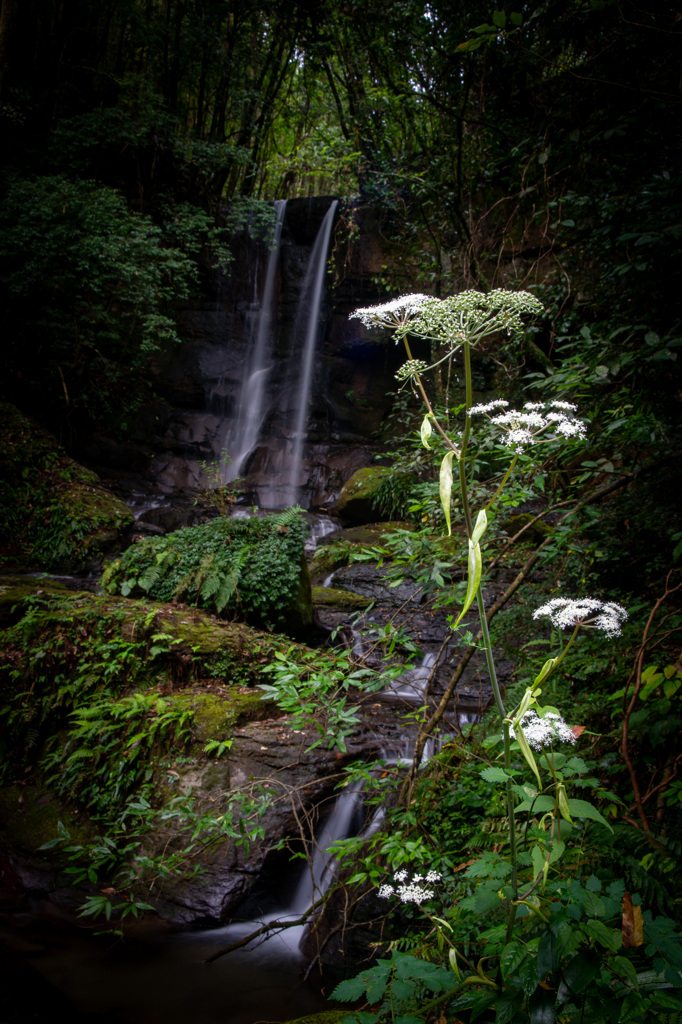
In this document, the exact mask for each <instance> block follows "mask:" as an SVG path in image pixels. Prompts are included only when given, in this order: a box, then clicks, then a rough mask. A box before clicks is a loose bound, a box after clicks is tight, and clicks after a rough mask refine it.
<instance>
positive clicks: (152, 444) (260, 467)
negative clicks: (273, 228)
mask: <svg viewBox="0 0 682 1024" xmlns="http://www.w3.org/2000/svg"><path fill="white" fill-rule="evenodd" d="M330 202H331V198H330V197H324V196H323V197H315V198H312V199H296V200H290V201H289V202H288V204H287V207H286V214H285V219H284V223H283V227H282V235H281V248H280V255H279V261H278V265H277V270H276V275H275V282H274V289H275V303H274V307H273V311H274V312H273V318H272V322H271V331H272V358H271V360H270V361H269V365H268V367H267V381H266V408H265V411H264V421H263V425H262V429H261V432H260V439H259V441H258V443H257V444H256V445H255V447H254V448H253V449H252V451H251V453H250V455H248V457H247V458H246V459H245V462H244V463H243V464H242V466H241V469H240V477H241V478H242V479H243V483H242V484H241V486H242V488H243V490H244V492H245V494H246V496H247V498H248V500H249V501H257V502H259V503H260V504H262V505H264V506H266V507H272V508H274V507H278V506H281V504H282V502H283V500H284V498H285V496H286V488H287V482H288V480H289V476H288V474H289V472H290V469H291V464H292V448H293V442H294V436H293V435H294V417H293V416H292V403H294V402H295V394H296V387H297V384H298V379H299V376H300V369H301V368H300V360H299V362H298V363H297V362H296V360H295V359H294V360H293V362H292V360H291V359H290V353H291V351H292V345H293V344H294V341H293V339H294V336H295V333H296V329H297V328H296V318H297V310H298V304H299V298H300V296H301V293H302V289H303V284H304V279H305V275H306V270H307V267H308V263H309V260H310V254H311V249H312V246H313V244H314V242H315V238H316V236H317V232H318V229H319V228H320V225H321V223H322V220H323V218H324V216H325V214H326V212H327V210H328V208H329V204H330ZM339 216H345V214H343V213H342V214H337V225H338V217H339ZM354 216H355V217H356V219H357V222H358V224H359V226H360V235H359V237H358V238H357V241H356V242H354V245H353V248H352V250H349V251H346V250H345V248H344V241H343V232H342V231H340V232H339V237H338V244H337V241H336V240H335V238H334V236H332V241H331V251H332V253H333V254H334V258H335V260H336V262H337V263H339V264H340V269H339V273H338V274H337V277H338V282H337V284H334V283H333V281H332V279H331V274H329V273H328V274H327V288H326V294H325V297H324V299H323V303H322V309H321V315H320V327H319V339H318V344H317V349H316V354H315V359H314V365H313V371H312V373H313V377H312V393H311V397H310V404H309V409H308V418H307V427H306V441H305V444H304V447H303V465H302V467H301V470H300V474H299V475H300V479H298V480H296V481H295V483H296V485H297V486H299V487H300V492H299V499H298V500H299V503H300V504H303V505H304V507H314V506H319V505H322V504H324V503H326V502H329V501H330V500H332V499H333V498H335V497H336V496H337V495H338V493H339V491H340V490H341V487H342V486H343V484H344V483H345V481H346V480H348V479H349V477H350V476H352V474H353V473H354V472H355V470H357V469H358V468H360V467H362V466H366V465H368V464H369V463H370V462H371V460H372V453H371V451H370V450H369V449H368V447H367V438H368V437H370V436H371V435H373V434H374V433H376V432H377V431H378V430H379V429H380V427H381V424H382V420H383V418H384V416H385V415H386V413H387V412H388V410H389V409H390V406H391V398H390V395H389V394H388V393H389V392H391V391H392V390H393V389H394V387H395V379H394V373H395V370H396V368H397V367H398V366H399V365H400V362H401V361H402V358H401V356H400V353H399V351H398V350H397V349H396V347H395V346H394V345H393V344H390V345H387V344H385V338H384V337H383V336H382V333H381V332H367V331H366V330H365V328H364V327H363V326H362V325H361V324H360V322H359V321H358V320H349V319H348V316H349V314H350V313H351V312H352V311H353V310H354V309H355V308H356V307H357V306H358V305H363V304H365V305H366V304H368V303H371V302H374V301H378V300H379V299H380V298H381V296H380V295H378V294H376V285H375V284H373V283H372V277H373V275H376V274H377V273H378V272H379V268H380V267H381V263H382V259H381V241H380V233H379V224H378V220H377V218H376V215H375V214H374V213H373V211H369V210H365V209H364V208H360V209H358V210H356V211H355V212H354ZM234 248H235V259H234V261H233V264H232V265H231V268H230V272H229V275H228V277H227V278H223V279H219V278H218V277H217V276H216V275H213V276H212V277H211V283H212V285H213V287H214V288H215V291H214V293H213V294H211V295H210V297H209V296H207V298H206V300H205V301H204V302H201V303H198V304H195V305H192V306H190V307H187V308H186V309H184V310H183V312H182V313H181V314H180V319H179V328H180V333H181V335H182V337H183V338H184V339H185V341H184V343H183V345H182V346H181V347H179V348H176V349H175V350H174V351H171V352H170V353H167V354H166V356H165V357H164V358H163V359H160V360H159V362H158V365H157V368H156V379H155V389H156V391H157V393H159V394H160V395H161V396H162V397H163V398H164V399H165V401H166V402H168V403H169V406H170V410H167V411H166V412H164V413H161V412H160V413H159V415H158V416H157V418H156V420H155V421H154V422H150V423H148V424H144V425H143V424H141V425H140V428H141V432H140V440H141V441H143V442H144V445H145V448H146V452H147V456H148V457H150V458H149V473H150V475H151V478H152V480H153V481H154V485H155V486H156V487H157V488H158V489H160V490H161V491H163V492H166V493H171V492H177V491H178V490H182V491H185V492H193V491H196V490H197V489H199V488H200V487H201V486H202V483H205V478H202V467H201V464H202V462H208V463H212V462H215V461H217V460H218V459H219V457H220V453H221V451H222V450H223V449H224V448H226V447H227V448H228V449H229V448H230V447H231V446H232V445H233V443H234V437H233V436H231V433H232V426H231V424H232V423H233V422H234V420H235V418H236V417H237V416H238V415H243V411H242V412H241V413H240V411H239V403H240V395H241V394H242V389H243V384H244V377H245V373H246V368H247V366H248V365H249V359H250V356H251V352H252V350H253V346H254V339H255V337H256V333H257V330H258V323H259V317H260V315H261V305H260V303H261V297H262V290H263V282H264V279H265V274H266V266H267V260H268V255H269V250H268V248H267V246H265V245H259V244H257V243H255V242H254V241H252V240H250V239H248V238H246V237H245V236H240V237H239V238H238V239H237V240H236V241H235V244H234ZM384 262H385V260H384ZM93 454H94V455H95V456H96V457H97V458H98V459H101V460H103V461H104V462H105V463H106V464H107V465H108V463H109V461H110V460H113V461H114V462H115V461H116V460H117V459H118V461H119V462H120V458H119V453H117V452H116V451H114V450H113V449H112V450H108V449H107V447H106V445H100V446H99V447H98V448H97V451H96V452H93Z"/></svg>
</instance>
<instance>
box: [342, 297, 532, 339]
mask: <svg viewBox="0 0 682 1024" xmlns="http://www.w3.org/2000/svg"><path fill="white" fill-rule="evenodd" d="M542 312H543V307H542V304H541V303H540V302H539V301H538V300H537V299H536V298H535V296H534V295H531V294H530V292H508V291H505V290H504V289H502V288H498V289H496V290H495V291H492V292H476V291H472V290H470V291H466V292H460V293H459V295H452V296H450V298H447V299H435V298H433V297H431V296H428V295H401V296H400V298H399V299H392V300H391V301H390V302H384V303H382V304H381V305H378V306H368V307H366V308H364V309H356V310H355V312H354V313H351V317H357V319H358V320H360V321H361V322H362V323H363V324H364V325H365V327H393V328H394V329H395V330H396V339H398V338H400V337H402V336H403V335H405V334H407V333H411V334H416V335H419V336H420V337H422V338H433V339H435V340H437V341H440V342H442V343H443V344H444V345H447V347H448V348H449V350H450V351H454V350H455V349H457V348H460V347H461V345H462V344H463V342H464V341H465V340H467V341H469V343H470V344H472V345H475V344H476V343H477V342H479V341H480V340H481V339H482V338H485V337H487V336H488V335H490V334H496V333H497V332H498V331H506V333H507V334H511V333H514V332H515V331H521V330H522V329H523V326H524V321H523V318H524V316H538V315H540V314H541V313H542Z"/></svg>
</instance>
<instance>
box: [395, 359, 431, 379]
mask: <svg viewBox="0 0 682 1024" xmlns="http://www.w3.org/2000/svg"><path fill="white" fill-rule="evenodd" d="M427 370H428V365H427V364H426V363H425V362H423V360H421V359H408V360H407V362H406V363H403V365H402V366H401V367H400V369H399V370H398V372H397V373H396V375H395V379H396V380H399V381H406V380H412V378H413V377H419V376H421V375H422V374H424V373H425V372H426V371H427Z"/></svg>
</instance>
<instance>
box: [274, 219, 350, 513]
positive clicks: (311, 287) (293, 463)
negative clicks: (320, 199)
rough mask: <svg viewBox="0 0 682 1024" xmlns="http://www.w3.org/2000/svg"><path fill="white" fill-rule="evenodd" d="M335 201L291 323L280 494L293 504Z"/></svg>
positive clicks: (322, 227) (298, 482) (299, 480)
mask: <svg viewBox="0 0 682 1024" xmlns="http://www.w3.org/2000/svg"><path fill="white" fill-rule="evenodd" d="M338 205H339V204H338V200H336V199H334V200H333V201H332V203H331V204H330V206H329V209H328V210H327V212H326V214H325V217H324V220H323V221H322V224H321V225H320V230H319V231H318V233H317V238H316V239H315V244H314V246H313V250H312V252H311V254H310V262H309V264H308V269H307V271H306V275H305V280H304V282H303V289H302V291H301V298H300V300H299V308H298V312H297V314H296V322H295V324H294V345H293V348H292V352H291V356H290V364H291V365H290V370H289V373H288V374H287V376H291V377H292V378H294V379H298V387H297V389H296V391H295V403H294V410H295V414H296V419H295V422H294V433H293V445H292V448H291V458H290V465H289V472H288V482H287V486H286V488H285V491H284V495H283V504H284V505H293V504H295V502H296V499H297V497H298V494H299V491H300V489H301V485H302V484H303V483H305V480H303V479H302V465H303V443H304V441H305V438H306V424H307V422H308V406H309V404H310V391H311V387H312V381H313V369H314V357H315V349H316V348H317V340H318V335H319V323H320V308H321V305H322V296H323V293H324V278H325V270H326V268H327V253H328V251H329V239H330V238H331V233H332V227H333V224H334V215H335V213H336V208H337V206H338ZM299 338H302V339H303V345H302V348H301V349H300V350H299V348H298V339H299Z"/></svg>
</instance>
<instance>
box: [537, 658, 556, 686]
mask: <svg viewBox="0 0 682 1024" xmlns="http://www.w3.org/2000/svg"><path fill="white" fill-rule="evenodd" d="M558 660H559V659H558V658H549V660H548V661H546V662H545V664H544V665H543V666H542V668H541V669H540V672H539V673H538V675H537V676H536V677H535V679H534V680H533V687H536V686H539V685H540V683H542V682H543V681H544V680H545V679H546V678H547V676H548V675H549V673H550V672H551V671H552V669H553V668H554V666H555V665H556V663H557V661H558Z"/></svg>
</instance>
